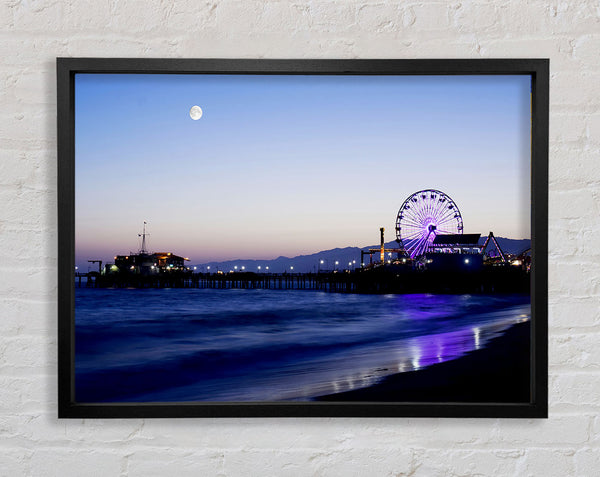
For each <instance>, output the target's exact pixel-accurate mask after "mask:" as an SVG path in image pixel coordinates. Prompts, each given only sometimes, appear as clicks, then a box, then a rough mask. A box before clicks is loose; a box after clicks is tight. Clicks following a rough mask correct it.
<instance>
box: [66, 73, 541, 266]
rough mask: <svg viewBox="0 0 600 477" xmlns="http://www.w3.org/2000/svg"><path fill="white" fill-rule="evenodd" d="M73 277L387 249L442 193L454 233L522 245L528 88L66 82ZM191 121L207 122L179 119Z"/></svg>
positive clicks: (202, 79)
mask: <svg viewBox="0 0 600 477" xmlns="http://www.w3.org/2000/svg"><path fill="white" fill-rule="evenodd" d="M75 84H76V86H75V88H76V89H75V134H76V263H77V265H78V266H79V267H80V269H87V263H86V261H87V260H88V259H97V258H99V259H102V260H104V261H105V262H106V261H107V260H112V257H113V256H114V255H115V254H122V253H129V252H130V251H137V250H138V248H139V239H138V237H137V234H138V233H140V232H141V229H142V225H143V221H144V220H146V221H147V222H148V232H149V233H150V234H151V235H150V237H149V238H148V248H149V249H150V250H151V251H164V252H169V251H170V252H173V253H176V254H178V255H182V256H185V257H190V258H191V263H202V262H207V261H212V260H226V259H238V258H240V259H244V258H246V259H269V258H276V257H278V256H280V255H286V256H295V255H299V254H303V253H313V252H317V251H320V250H326V249H330V248H335V247H346V246H365V245H370V244H376V243H378V241H379V227H382V226H383V227H385V229H386V240H392V239H394V238H395V232H394V227H395V220H396V214H397V213H398V209H399V207H400V206H401V205H402V203H403V202H404V200H405V199H406V197H408V196H409V195H410V194H411V193H413V192H416V191H418V190H421V189H428V188H432V189H439V190H441V191H443V192H445V193H446V194H448V195H449V196H450V197H451V198H452V199H453V200H454V201H455V202H456V204H457V205H458V207H459V208H460V211H461V213H462V217H463V220H464V226H465V228H464V232H465V233H481V234H482V235H483V234H487V233H488V232H489V231H490V230H491V231H493V232H494V234H495V235H498V236H503V237H509V238H515V239H518V238H529V237H530V221H529V210H530V201H529V194H530V184H529V179H530V170H529V167H530V77H529V76H387V77H386V76H279V75H277V76H262V75H256V76H248V75H240V76H237V75H108V74H78V75H77V76H76V83H75ZM194 105H198V106H200V107H201V108H202V110H203V113H204V114H203V116H202V118H201V119H199V120H198V121H194V120H192V119H191V118H190V116H189V110H190V108H191V107H192V106H194Z"/></svg>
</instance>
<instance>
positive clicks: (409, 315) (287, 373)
mask: <svg viewBox="0 0 600 477" xmlns="http://www.w3.org/2000/svg"><path fill="white" fill-rule="evenodd" d="M76 291H77V296H76V300H77V301H76V360H75V363H76V386H77V392H79V393H80V395H78V396H79V397H80V398H81V399H79V397H78V399H79V400H81V401H83V402H90V401H96V400H97V401H105V402H106V401H108V402H127V401H129V402H131V401H134V402H135V401H137V402H147V401H252V400H258V401H277V400H306V399H310V398H312V397H314V396H318V395H322V394H329V393H332V392H341V391H347V390H351V389H356V388H359V387H365V386H369V385H372V384H374V383H376V382H377V381H378V380H380V379H381V378H382V377H384V376H387V375H390V374H395V373H398V372H406V371H412V370H416V369H422V368H424V367H426V366H429V365H432V364H436V363H439V362H443V361H448V360H450V359H455V358H457V357H459V356H462V355H464V354H465V353H467V352H469V351H471V350H475V349H478V348H481V347H483V346H485V344H486V343H487V342H488V341H489V340H490V339H491V338H493V337H495V336H497V335H498V334H501V333H502V332H503V331H504V330H505V329H507V328H508V327H510V326H511V325H512V324H514V323H517V322H519V321H523V320H527V319H529V318H528V317H529V314H530V311H529V310H530V306H529V300H528V298H527V297H522V296H501V295H494V296H482V295H473V296H471V295H461V296H457V295H429V294H415V295H383V296H382V295H348V294H328V293H322V292H304V291H281V292H273V291H258V290H254V291H248V290H237V291H231V290H222V291H220V290H195V289H190V290H150V289H148V290H92V289H90V290H86V289H81V290H76Z"/></svg>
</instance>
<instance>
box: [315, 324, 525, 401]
mask: <svg viewBox="0 0 600 477" xmlns="http://www.w3.org/2000/svg"><path fill="white" fill-rule="evenodd" d="M529 352H530V323H529V322H526V323H518V324H516V325H513V326H512V327H510V328H509V329H508V330H507V331H506V332H505V333H504V334H503V335H501V336H499V337H496V338H494V339H493V340H491V341H490V342H489V343H488V344H487V346H486V347H485V348H483V349H479V350H475V351H471V352H469V353H467V354H466V355H465V356H463V357H461V358H458V359H455V360H453V361H447V362H445V363H440V364H436V365H433V366H429V367H427V368H424V369H422V370H419V371H411V372H406V373H399V374H394V375H391V376H388V377H386V378H384V379H383V380H382V381H381V382H380V383H378V384H375V385H373V386H370V387H367V388H362V389H355V390H353V391H347V392H343V393H336V394H328V395H325V396H319V397H317V398H315V400H316V401H363V402H364V401H370V402H490V403H492V402H499V403H507V402H529V392H530V391H529V374H530V369H529V368H530V366H529V363H530V356H529Z"/></svg>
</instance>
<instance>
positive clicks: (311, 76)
mask: <svg viewBox="0 0 600 477" xmlns="http://www.w3.org/2000/svg"><path fill="white" fill-rule="evenodd" d="M548 70H549V63H548V60H545V59H480V60H228V59H123V58H121V59H108V58H59V59H58V60H57V81H58V88H57V89H58V242H59V244H58V246H59V250H58V295H59V297H58V354H59V363H58V371H59V373H58V380H59V383H58V384H59V410H58V413H59V417H64V418H95V417H98V418H100V417H103V418H104V417H119V418H123V417H135V418H140V417H236V416H240V417H242V416H256V417H270V416H280V417H283V416H290V417H292V416H307V417H308V416H314V417H319V416H324V417H336V416H339V417H352V416H356V417H370V416H373V417H375V416H390V417H401V416H414V417H421V416H422V417H528V418H531V417H538V418H541V417H547V408H548V406H547V374H548V371H547V327H548V324H547V249H548V246H547V241H548V232H547V230H548V199H547V195H548V86H549V74H548Z"/></svg>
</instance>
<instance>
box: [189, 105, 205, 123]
mask: <svg viewBox="0 0 600 477" xmlns="http://www.w3.org/2000/svg"><path fill="white" fill-rule="evenodd" d="M201 117H202V108H201V107H200V106H192V109H190V118H192V119H193V120H194V121H198V119H200V118H201Z"/></svg>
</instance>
